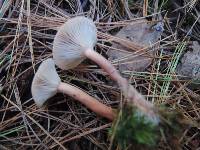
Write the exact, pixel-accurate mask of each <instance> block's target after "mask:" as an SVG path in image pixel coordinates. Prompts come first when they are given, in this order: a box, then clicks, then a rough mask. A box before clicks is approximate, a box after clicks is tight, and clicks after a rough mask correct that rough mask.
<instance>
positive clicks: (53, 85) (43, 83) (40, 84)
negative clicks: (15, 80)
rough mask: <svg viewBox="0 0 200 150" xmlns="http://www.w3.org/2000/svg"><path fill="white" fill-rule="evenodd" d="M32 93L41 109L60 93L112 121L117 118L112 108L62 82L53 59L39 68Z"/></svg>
mask: <svg viewBox="0 0 200 150" xmlns="http://www.w3.org/2000/svg"><path fill="white" fill-rule="evenodd" d="M31 92H32V96H33V99H34V101H35V103H36V104H37V106H39V107H41V106H42V105H43V104H44V103H45V102H46V101H47V99H49V98H50V97H52V96H54V95H55V94H56V93H58V92H59V93H64V94H67V95H69V96H70V97H73V98H74V99H76V100H77V101H79V102H81V103H82V104H84V105H85V106H86V107H87V108H89V109H90V110H92V111H93V112H95V113H97V114H98V115H100V116H102V117H105V118H107V119H109V120H111V121H112V120H113V119H114V116H115V114H114V112H113V110H112V108H111V107H108V106H106V105H104V104H102V103H100V102H99V101H98V100H96V99H95V98H93V97H91V96H90V95H88V94H87V93H85V92H83V91H82V90H80V89H79V88H77V87H75V86H72V85H70V84H66V83H63V82H61V80H60V77H59V76H58V74H57V72H56V69H55V64H54V61H53V59H47V60H45V61H43V62H42V64H41V65H40V66H39V69H38V71H37V72H36V74H35V76H34V79H33V82H32V86H31Z"/></svg>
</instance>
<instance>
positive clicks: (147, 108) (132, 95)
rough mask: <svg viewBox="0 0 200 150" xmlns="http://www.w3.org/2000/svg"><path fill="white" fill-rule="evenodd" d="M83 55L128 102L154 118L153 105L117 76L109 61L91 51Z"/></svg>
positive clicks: (117, 73) (88, 50)
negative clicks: (108, 78)
mask: <svg viewBox="0 0 200 150" xmlns="http://www.w3.org/2000/svg"><path fill="white" fill-rule="evenodd" d="M84 53H85V55H86V57H87V58H89V59H91V60H92V61H94V62H96V63H97V64H98V65H99V66H100V67H101V68H102V69H104V70H105V71H106V72H107V73H108V74H109V75H110V77H111V78H112V79H113V80H114V81H116V82H117V83H118V85H119V87H120V89H121V90H122V92H123V94H124V96H125V97H126V98H127V100H128V101H129V102H131V103H133V104H134V105H135V106H137V107H138V108H139V109H141V110H142V111H143V112H144V113H145V114H147V115H148V116H150V117H153V118H156V117H155V113H154V109H153V104H151V103H150V102H148V101H146V100H145V98H144V97H143V96H142V95H141V94H140V93H139V92H138V91H137V90H136V89H135V88H134V87H133V86H132V85H131V84H129V83H128V81H127V80H126V79H125V78H123V77H122V76H121V75H120V74H119V72H118V71H117V69H116V68H115V67H114V66H113V65H112V64H111V62H110V61H108V60H107V59H105V58H104V57H103V56H102V55H100V54H99V53H97V52H96V51H94V50H91V49H87V50H86V51H85V52H84Z"/></svg>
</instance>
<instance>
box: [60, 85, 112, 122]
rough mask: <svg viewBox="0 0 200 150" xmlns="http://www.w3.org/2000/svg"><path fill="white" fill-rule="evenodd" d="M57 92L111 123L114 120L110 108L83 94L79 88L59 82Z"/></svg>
mask: <svg viewBox="0 0 200 150" xmlns="http://www.w3.org/2000/svg"><path fill="white" fill-rule="evenodd" d="M58 92H61V93H64V94H67V95H69V96H70V97H73V98H74V99H76V100H77V101H79V102H80V103H82V104H83V105H85V106H86V107H87V108H89V109H90V110H92V111H93V112H95V113H97V114H98V115H100V116H102V117H105V118H107V119H109V120H111V121H113V120H114V118H115V115H116V114H115V113H114V111H113V109H112V108H111V107H108V106H106V105H105V104H102V103H100V102H99V101H98V100H96V99H95V98H93V97H91V96H90V95H88V94H87V93H85V92H83V91H82V90H80V89H79V88H76V87H74V86H72V85H69V84H66V83H63V82H61V83H60V85H59V86H58Z"/></svg>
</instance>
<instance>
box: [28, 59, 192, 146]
mask: <svg viewBox="0 0 200 150" xmlns="http://www.w3.org/2000/svg"><path fill="white" fill-rule="evenodd" d="M31 92H32V96H33V99H34V101H35V103H36V104H37V106H39V107H41V106H43V104H44V103H45V102H46V101H47V99H49V98H50V97H52V96H54V95H55V94H56V93H64V94H67V95H69V96H70V97H72V98H74V99H75V100H77V101H79V102H81V103H82V104H84V105H85V106H86V107H87V108H89V109H90V110H92V111H93V112H95V113H97V114H98V115H100V116H102V117H105V118H107V119H109V120H110V121H114V122H113V126H112V128H111V131H110V133H111V134H112V136H113V140H114V141H115V142H117V143H119V146H120V147H121V148H123V147H124V146H129V147H130V146H134V147H137V148H144V147H148V148H150V149H152V147H154V146H155V145H156V143H157V142H158V140H159V139H162V138H161V137H162V136H163V134H164V136H165V137H167V140H168V139H169V140H172V141H170V142H171V143H172V145H176V146H178V145H177V143H176V144H174V142H173V141H174V139H176V138H177V137H180V136H179V134H180V133H183V131H182V130H180V131H177V129H182V126H185V124H184V121H183V118H182V117H180V116H179V114H174V112H172V113H171V112H170V111H169V110H164V111H163V110H162V112H161V111H160V110H159V109H158V110H159V116H161V117H160V121H159V124H155V123H154V122H152V121H151V120H148V119H147V118H146V116H144V115H142V114H141V113H140V111H138V108H134V106H132V105H129V104H128V103H127V104H126V105H124V106H123V108H122V110H120V112H122V113H120V112H119V113H117V111H116V110H115V111H113V109H112V108H111V107H108V106H106V105H104V104H102V103H100V102H99V101H98V100H96V99H95V98H93V97H91V96H89V95H88V94H86V93H85V92H83V91H82V90H80V89H79V88H76V87H74V86H72V85H69V84H66V83H63V82H61V80H60V78H59V76H58V74H57V72H56V69H55V63H54V61H53V59H47V60H45V61H43V62H42V64H41V65H40V66H39V68H38V70H37V72H36V74H35V76H34V79H33V82H32V86H31ZM163 117H164V118H163ZM190 125H191V123H190ZM160 131H162V134H161V132H160ZM168 131H170V133H169V132H168ZM170 142H169V143H170ZM175 142H176V141H175ZM125 148H126V147H125Z"/></svg>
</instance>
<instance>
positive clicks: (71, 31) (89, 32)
mask: <svg viewBox="0 0 200 150" xmlns="http://www.w3.org/2000/svg"><path fill="white" fill-rule="evenodd" d="M96 42H97V29H96V26H95V24H94V22H93V21H92V20H90V19H88V18H86V17H74V18H72V19H69V20H68V21H67V22H66V23H64V24H63V25H62V26H61V27H60V28H59V30H58V32H57V34H56V36H55V39H54V43H53V59H54V61H55V64H56V65H57V66H58V67H59V68H61V69H64V70H68V69H72V68H75V67H76V66H77V65H79V64H80V63H81V62H82V61H83V60H84V59H86V58H89V59H91V60H92V61H94V62H96V63H97V64H98V65H99V66H100V67H101V68H102V69H104V70H105V72H107V73H108V75H109V76H110V77H111V78H112V79H113V80H114V81H116V82H117V83H118V85H119V87H120V89H121V91H122V93H123V95H124V96H125V98H126V99H127V101H128V102H130V103H131V104H133V105H134V106H136V107H137V108H138V109H140V111H141V112H142V113H143V114H145V115H147V116H148V118H150V120H152V121H153V122H158V120H159V119H158V116H157V115H156V113H155V112H154V107H153V105H152V104H151V103H150V102H148V101H146V100H145V99H144V97H143V96H142V95H141V94H140V93H138V92H137V90H136V89H135V88H134V87H133V86H132V85H131V84H129V83H128V81H127V80H126V79H125V78H123V77H122V76H121V75H120V74H119V72H118V71H117V70H116V68H115V67H114V66H113V65H112V64H111V63H110V62H109V61H108V60H107V59H105V58H104V57H103V56H102V55H100V54H99V53H97V52H96V51H94V49H93V48H94V46H95V44H96ZM48 62H49V60H48ZM46 63H47V62H46ZM52 63H53V62H52ZM47 64H49V63H47ZM51 66H52V65H51ZM52 68H53V67H51V69H52ZM49 69H50V67H49ZM46 70H47V69H46ZM54 70H55V69H54ZM39 71H40V70H38V74H39V75H40V74H41V73H39ZM39 75H37V74H36V76H35V77H38V78H39ZM48 75H49V74H48ZM52 76H53V75H52ZM45 77H48V78H49V76H45ZM53 78H56V79H57V82H56V85H57V86H58V83H60V79H59V78H58V75H55V71H54V77H53ZM58 79H59V82H58ZM46 80H47V79H44V81H46ZM34 81H36V80H34ZM44 81H42V80H41V82H44ZM51 82H53V81H51ZM33 83H34V82H33ZM45 84H47V83H45ZM33 85H34V84H33ZM53 85H55V84H53ZM61 85H62V84H61ZM49 86H50V85H49ZM36 87H37V86H36ZM50 87H51V86H50ZM58 87H60V86H58ZM61 87H62V88H66V86H61ZM38 89H39V88H38ZM57 90H58V91H59V92H61V91H64V92H66V91H65V90H63V89H59V88H58V89H57ZM55 91H56V90H55V87H54V91H53V93H49V95H54V94H55ZM38 92H39V91H38ZM32 94H33V98H34V100H35V101H37V102H39V99H40V97H39V96H42V95H41V94H39V96H34V90H33V88H32ZM47 95H48V94H47ZM69 95H70V94H69ZM71 96H73V95H72V93H71ZM48 97H49V96H48ZM48 97H47V96H46V98H48ZM46 98H45V99H46ZM90 99H91V97H90ZM81 102H83V101H81ZM41 104H42V103H41ZM104 117H105V116H104ZM107 118H110V117H107Z"/></svg>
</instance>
